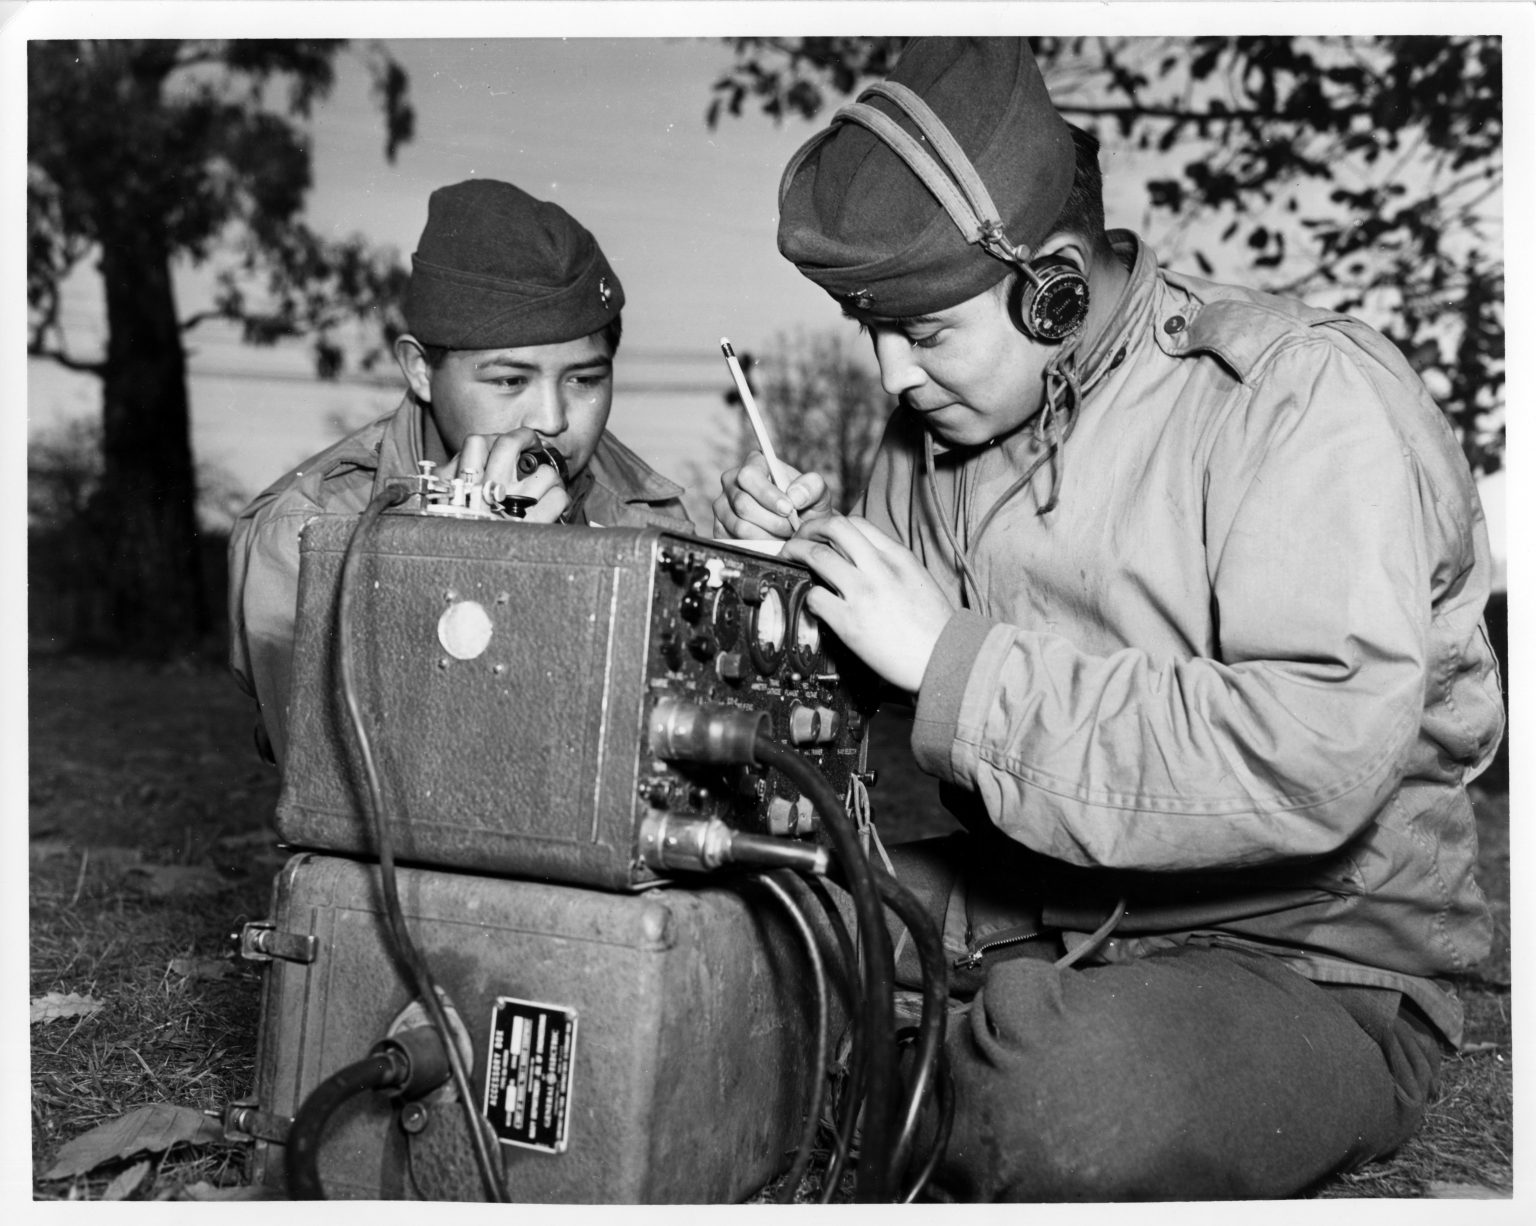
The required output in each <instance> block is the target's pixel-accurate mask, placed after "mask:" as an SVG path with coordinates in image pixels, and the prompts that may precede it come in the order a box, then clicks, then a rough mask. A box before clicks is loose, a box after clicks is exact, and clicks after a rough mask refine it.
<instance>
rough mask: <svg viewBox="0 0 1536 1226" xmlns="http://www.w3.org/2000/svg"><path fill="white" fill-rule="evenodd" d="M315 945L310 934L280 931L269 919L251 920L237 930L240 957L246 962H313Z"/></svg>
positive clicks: (314, 940)
mask: <svg viewBox="0 0 1536 1226" xmlns="http://www.w3.org/2000/svg"><path fill="white" fill-rule="evenodd" d="M318 947H319V941H317V940H316V939H315V938H314V937H313V936H311V935H310V934H308V933H300V932H279V931H278V930H277V927H276V926H275V925H274V924H273V923H272V921H271V920H252V921H251V922H250V923H248V924H246V925H245V926H244V927H242V928H241V929H240V956H241V957H242V958H244V959H246V961H248V962H270V961H272V959H273V958H281V959H282V960H283V961H284V962H313V961H314V960H315V950H316V949H317V948H318Z"/></svg>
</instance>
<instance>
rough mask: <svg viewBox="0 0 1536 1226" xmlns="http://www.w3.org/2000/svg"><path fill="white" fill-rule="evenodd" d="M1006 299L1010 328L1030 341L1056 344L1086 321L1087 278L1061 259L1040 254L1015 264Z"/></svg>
mask: <svg viewBox="0 0 1536 1226" xmlns="http://www.w3.org/2000/svg"><path fill="white" fill-rule="evenodd" d="M1018 269H1019V275H1018V277H1017V278H1015V280H1014V284H1013V292H1012V293H1011V294H1010V295H1009V298H1008V309H1009V313H1010V314H1011V315H1012V316H1013V326H1014V327H1016V328H1017V329H1018V330H1019V331H1020V332H1022V333H1024V335H1025V336H1027V337H1029V338H1030V339H1031V340H1036V341H1043V342H1045V343H1046V344H1052V345H1054V344H1059V343H1060V342H1062V341H1064V340H1066V339H1067V338H1068V337H1069V336H1071V335H1073V334H1074V333H1075V332H1076V331H1077V330H1078V329H1079V328H1081V327H1082V326H1083V321H1084V320H1086V319H1087V318H1088V278H1087V277H1085V276H1083V274H1082V273H1081V272H1080V271H1078V268H1077V265H1076V264H1074V263H1072V261H1071V260H1069V259H1067V258H1066V257H1064V256H1059V255H1043V256H1040V257H1039V258H1038V259H1034V260H1028V261H1025V262H1023V263H1021V264H1019V265H1018Z"/></svg>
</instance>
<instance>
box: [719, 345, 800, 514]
mask: <svg viewBox="0 0 1536 1226" xmlns="http://www.w3.org/2000/svg"><path fill="white" fill-rule="evenodd" d="M720 352H721V353H723V354H725V364H726V365H727V366H728V367H730V370H731V378H732V379H734V380H735V381H736V394H737V395H739V396H740V397H741V403H742V407H743V408H745V409H746V410H747V420H748V421H749V422H751V423H752V433H753V434H754V435H755V436H756V437H757V449H758V450H759V451H761V452H762V453H763V459H765V460H767V461H768V475H769V476H770V477H772V478H773V483H774V484H775V485H776V486H778V487H779V489H780V490H781V491H787V490H788V489H789V483H790V481H791V480H792V478H791V477H790V475H789V473H788V472H787V471H786V470H785V468H784V462H783V461H782V460H780V459H779V457H778V454H777V453H776V452H775V451H774V450H773V440H772V439H770V438H769V437H768V427H767V426H766V425H764V424H763V419H762V416H761V415H760V414H759V413H758V411H757V402H756V401H755V400H753V399H752V389H751V388H750V387H749V386H748V385H747V376H746V375H745V374H743V373H742V369H741V363H740V362H738V361H737V360H736V350H734V349H733V348H731V342H730V341H729V340H727V339H726V338H725V337H723V336H722V337H721V338H720ZM787 518H788V520H789V526H790V527H791V528H794V529H795V530H796V531H799V529H800V516H799V513H798V512H796V511H795V510H794V508H793V507H791V508H790V512H789V515H788V516H787Z"/></svg>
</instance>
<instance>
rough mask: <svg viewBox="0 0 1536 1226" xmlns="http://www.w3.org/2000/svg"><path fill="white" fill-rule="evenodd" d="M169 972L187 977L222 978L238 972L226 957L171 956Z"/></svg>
mask: <svg viewBox="0 0 1536 1226" xmlns="http://www.w3.org/2000/svg"><path fill="white" fill-rule="evenodd" d="M171 972H172V973H173V974H176V975H185V976H186V977H187V978H188V979H224V978H226V977H228V976H230V975H234V974H237V973H238V972H237V970H236V968H235V964H234V963H233V962H231V961H229V960H228V959H227V958H172V959H171Z"/></svg>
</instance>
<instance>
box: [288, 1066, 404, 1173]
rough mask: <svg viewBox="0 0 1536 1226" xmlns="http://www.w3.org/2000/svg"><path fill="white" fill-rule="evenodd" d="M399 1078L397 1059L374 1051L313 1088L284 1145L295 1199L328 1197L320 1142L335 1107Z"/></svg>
mask: <svg viewBox="0 0 1536 1226" xmlns="http://www.w3.org/2000/svg"><path fill="white" fill-rule="evenodd" d="M399 1077H400V1064H399V1061H398V1060H396V1059H394V1058H392V1057H390V1056H387V1055H380V1054H378V1053H374V1054H372V1055H370V1056H368V1057H367V1058H366V1059H363V1060H358V1061H357V1062H356V1063H354V1064H349V1065H347V1066H346V1068H344V1069H341V1070H340V1071H339V1072H335V1073H332V1074H331V1075H330V1076H329V1077H327V1078H326V1079H325V1080H324V1081H322V1082H321V1083H320V1084H319V1085H317V1086H316V1087H315V1088H314V1089H313V1090H312V1091H310V1094H309V1097H308V1098H306V1099H305V1100H304V1103H303V1105H302V1106H300V1107H299V1110H298V1112H297V1114H295V1115H294V1117H293V1124H292V1125H291V1126H290V1127H289V1129H288V1140H287V1142H286V1145H285V1147H284V1148H285V1158H284V1161H285V1163H286V1166H287V1177H288V1195H289V1196H290V1197H291V1198H292V1199H294V1200H324V1199H325V1188H324V1187H323V1186H322V1184H321V1182H320V1143H321V1141H322V1140H324V1137H325V1126H326V1124H327V1123H329V1122H330V1118H331V1116H332V1115H334V1114H335V1112H336V1109H337V1108H338V1107H340V1106H341V1104H342V1103H344V1102H346V1101H347V1099H349V1098H353V1097H355V1096H356V1095H358V1094H362V1093H365V1092H366V1091H368V1090H380V1089H383V1088H384V1087H386V1086H391V1085H394V1084H396V1082H397V1081H398V1079H399Z"/></svg>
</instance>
